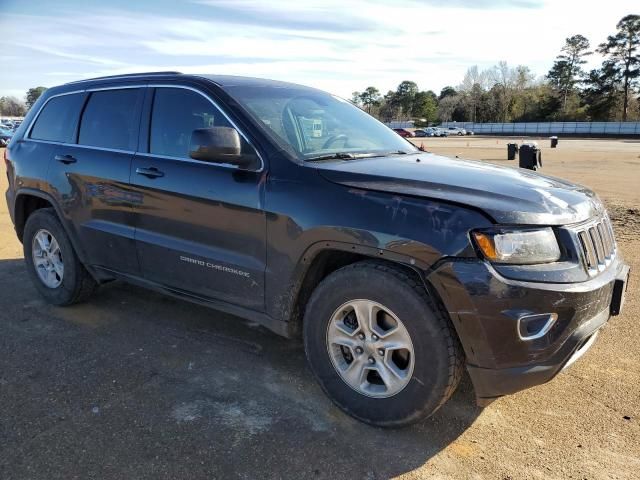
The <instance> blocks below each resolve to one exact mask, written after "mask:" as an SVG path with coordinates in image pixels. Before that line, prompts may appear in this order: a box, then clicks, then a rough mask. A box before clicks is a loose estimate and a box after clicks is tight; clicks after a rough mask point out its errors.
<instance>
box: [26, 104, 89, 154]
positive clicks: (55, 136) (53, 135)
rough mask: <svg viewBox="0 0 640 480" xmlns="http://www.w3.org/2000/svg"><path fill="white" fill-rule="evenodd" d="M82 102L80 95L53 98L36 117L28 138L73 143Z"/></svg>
mask: <svg viewBox="0 0 640 480" xmlns="http://www.w3.org/2000/svg"><path fill="white" fill-rule="evenodd" d="M82 101H83V95H82V94H81V93H74V94H70V95H61V96H59V97H53V98H52V99H51V100H49V101H48V102H47V103H46V104H45V106H44V108H43V109H42V111H41V112H40V114H39V115H38V118H37V119H36V122H35V123H34V124H33V128H32V129H31V133H30V135H29V138H32V139H34V140H46V141H49V142H62V143H71V142H73V141H74V138H73V135H74V132H75V130H76V124H77V122H78V117H79V116H80V109H81V108H82Z"/></svg>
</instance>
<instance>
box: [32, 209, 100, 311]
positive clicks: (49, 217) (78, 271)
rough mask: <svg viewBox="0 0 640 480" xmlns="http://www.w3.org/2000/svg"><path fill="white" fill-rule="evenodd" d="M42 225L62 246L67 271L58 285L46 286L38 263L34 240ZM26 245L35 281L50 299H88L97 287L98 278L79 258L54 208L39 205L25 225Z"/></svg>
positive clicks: (62, 301) (60, 301)
mask: <svg viewBox="0 0 640 480" xmlns="http://www.w3.org/2000/svg"><path fill="white" fill-rule="evenodd" d="M41 229H45V230H47V231H49V232H50V233H51V234H52V235H53V236H54V237H55V238H56V240H57V242H58V245H59V246H60V253H61V255H62V263H63V265H64V274H63V275H62V282H61V283H60V285H59V286H58V287H56V288H50V287H48V286H46V285H45V284H44V283H43V281H42V280H41V279H40V277H39V276H38V273H37V272H36V268H35V266H34V261H33V251H32V244H33V240H34V236H35V235H36V233H37V232H38V231H39V230H41ZM22 245H23V251H24V259H25V262H26V264H27V271H28V272H29V276H30V277H31V281H32V282H33V284H34V285H35V287H36V289H37V290H38V292H40V294H41V295H42V296H43V297H44V298H45V299H46V300H47V302H49V303H51V304H53V305H59V306H65V305H72V304H74V303H79V302H82V301H84V300H86V299H87V298H88V297H89V296H90V295H91V294H92V293H93V292H94V291H95V289H96V287H97V284H96V282H95V280H94V279H93V277H91V274H89V272H87V269H86V268H84V265H82V263H81V262H80V260H79V259H78V256H77V255H76V252H75V251H74V250H73V247H72V245H71V242H70V241H69V237H68V236H67V233H66V232H65V230H64V228H63V227H62V225H61V224H60V221H59V220H58V217H57V215H56V213H55V210H54V209H53V208H43V209H39V210H36V211H35V212H34V213H32V214H31V215H30V216H29V218H28V219H27V223H26V225H25V227H24V237H23V239H22Z"/></svg>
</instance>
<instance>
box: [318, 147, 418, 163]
mask: <svg viewBox="0 0 640 480" xmlns="http://www.w3.org/2000/svg"><path fill="white" fill-rule="evenodd" d="M408 153H409V152H405V151H404V150H395V151H393V152H381V153H373V152H372V153H349V152H336V153H329V154H327V155H319V156H317V157H310V158H306V159H305V161H307V162H316V161H320V160H354V159H356V158H374V157H386V156H389V155H407V154H408Z"/></svg>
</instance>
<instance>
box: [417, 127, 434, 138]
mask: <svg viewBox="0 0 640 480" xmlns="http://www.w3.org/2000/svg"><path fill="white" fill-rule="evenodd" d="M413 133H414V136H416V137H437V136H438V135H437V133H438V131H437V129H435V128H433V127H427V128H420V129H418V130H416V131H415V132H413Z"/></svg>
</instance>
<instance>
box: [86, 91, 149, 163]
mask: <svg viewBox="0 0 640 480" xmlns="http://www.w3.org/2000/svg"><path fill="white" fill-rule="evenodd" d="M141 102H142V90H141V89H139V88H126V89H117V90H102V91H97V92H93V93H91V97H89V100H88V102H87V106H86V107H85V109H84V113H83V114H82V120H81V121H80V135H79V138H78V143H80V144H81V145H88V146H91V147H101V148H111V149H114V150H128V151H134V150H135V147H136V145H137V142H138V127H139V124H140V122H139V118H138V112H139V110H140V104H141Z"/></svg>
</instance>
